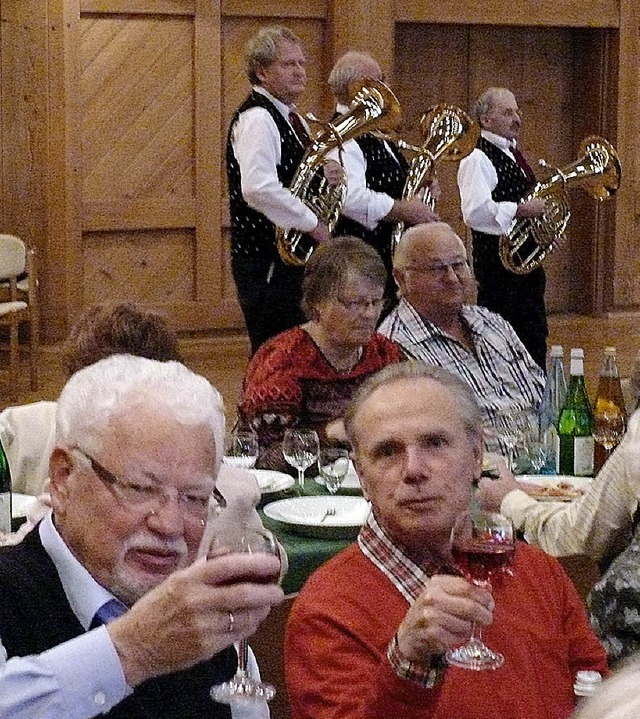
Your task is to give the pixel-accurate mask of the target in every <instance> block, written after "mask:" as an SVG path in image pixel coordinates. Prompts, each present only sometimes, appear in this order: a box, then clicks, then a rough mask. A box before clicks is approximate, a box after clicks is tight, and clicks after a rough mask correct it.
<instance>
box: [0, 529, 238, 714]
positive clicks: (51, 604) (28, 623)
mask: <svg viewBox="0 0 640 719" xmlns="http://www.w3.org/2000/svg"><path fill="white" fill-rule="evenodd" d="M0 608H1V609H0V637H2V643H3V645H4V647H5V649H6V651H7V656H8V657H9V658H10V657H14V656H27V655H30V654H40V653H41V652H44V651H46V650H47V649H50V648H52V647H55V646H57V645H58V644H62V643H63V642H66V641H68V640H70V639H73V638H74V637H77V636H79V635H80V634H82V633H83V632H84V629H83V628H82V625H81V624H80V622H79V621H78V619H77V617H76V616H75V614H74V613H73V611H72V610H71V607H70V606H69V603H68V601H67V599H66V597H65V594H64V589H63V588H62V583H61V582H60V578H59V577H58V573H57V571H56V568H55V565H54V564H53V562H52V561H51V559H50V558H49V555H48V554H47V553H46V552H45V550H44V548H43V546H42V543H41V542H40V535H39V532H38V530H37V529H35V530H33V531H32V532H30V533H29V534H28V535H27V536H26V537H25V539H24V540H23V542H22V543H21V544H18V545H16V546H14V547H2V548H0ZM236 668H237V655H236V652H235V650H234V649H233V647H229V648H228V649H225V650H224V651H223V652H220V654H217V655H216V656H215V657H214V658H213V659H212V660H210V661H208V662H203V663H202V664H198V665H197V666H195V667H192V668H191V669H188V670H185V671H181V672H175V673H173V674H168V675H165V676H163V677H158V678H156V679H150V680H149V681H146V682H144V683H143V684H140V685H139V686H138V687H136V689H135V690H134V692H133V694H132V695H131V696H129V697H127V698H126V699H124V700H123V701H122V702H120V704H118V705H117V706H115V707H114V708H113V709H112V710H111V711H110V712H109V713H108V714H106V715H105V716H107V717H111V718H112V719H202V717H205V716H206V717H216V718H217V717H219V718H220V719H222V718H224V719H230V717H231V711H230V709H229V707H228V706H224V705H221V704H216V703H214V702H213V701H212V699H211V698H210V696H209V689H210V688H211V685H212V684H218V683H220V682H222V681H225V680H226V679H228V678H230V677H231V676H233V674H234V672H235V670H236ZM99 671H100V667H96V672H99Z"/></svg>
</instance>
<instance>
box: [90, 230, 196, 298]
mask: <svg viewBox="0 0 640 719" xmlns="http://www.w3.org/2000/svg"><path fill="white" fill-rule="evenodd" d="M194 247H195V240H194V234H193V232H192V231H189V230H186V229H185V230H172V231H155V232H153V231H142V230H141V231H138V232H126V233H119V232H109V233H102V232H90V233H85V235H84V251H83V276H84V304H85V305H87V306H88V305H90V304H93V303H94V302H108V301H112V300H130V301H133V302H140V303H142V304H144V305H151V306H158V305H161V306H170V305H171V304H173V303H175V302H188V301H190V300H192V299H193V296H194V277H195V273H196V268H195V249H194Z"/></svg>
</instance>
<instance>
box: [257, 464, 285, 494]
mask: <svg viewBox="0 0 640 719" xmlns="http://www.w3.org/2000/svg"><path fill="white" fill-rule="evenodd" d="M249 471H250V472H251V474H253V475H254V476H255V478H256V481H257V482H258V487H259V488H260V491H261V492H262V494H267V493H270V492H284V490H285V489H290V488H291V487H293V485H294V484H295V483H296V480H295V479H294V478H293V477H292V476H291V475H289V474H285V473H284V472H276V471H274V470H271V469H251V470H249Z"/></svg>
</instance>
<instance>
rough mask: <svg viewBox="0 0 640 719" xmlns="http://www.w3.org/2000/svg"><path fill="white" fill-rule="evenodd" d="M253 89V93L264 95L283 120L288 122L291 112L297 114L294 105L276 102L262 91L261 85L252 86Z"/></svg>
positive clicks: (268, 93)
mask: <svg viewBox="0 0 640 719" xmlns="http://www.w3.org/2000/svg"><path fill="white" fill-rule="evenodd" d="M253 89H254V90H255V92H257V93H258V94H259V95H264V96H265V97H266V98H267V100H269V101H270V102H272V103H273V104H274V105H275V106H276V108H277V110H278V112H280V114H281V115H282V116H283V117H284V119H285V120H286V121H287V122H289V113H290V112H291V111H292V110H293V112H298V111H297V110H296V106H295V105H287V104H286V103H284V102H282V101H281V100H278V98H276V97H274V96H273V95H272V94H271V93H270V92H267V90H265V89H264V87H262V86H261V85H254V86H253Z"/></svg>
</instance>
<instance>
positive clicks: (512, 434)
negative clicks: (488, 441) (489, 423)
mask: <svg viewBox="0 0 640 719" xmlns="http://www.w3.org/2000/svg"><path fill="white" fill-rule="evenodd" d="M494 428H495V433H496V436H497V438H498V440H499V441H501V442H502V444H503V445H505V446H506V448H507V467H508V468H509V471H510V472H513V470H514V458H515V450H516V447H517V446H518V444H520V443H521V442H522V441H523V440H524V439H525V437H527V435H528V433H529V432H530V431H531V428H532V424H531V420H530V414H529V413H528V412H526V411H523V410H505V411H504V412H499V413H498V414H496V415H495V417H494Z"/></svg>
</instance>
